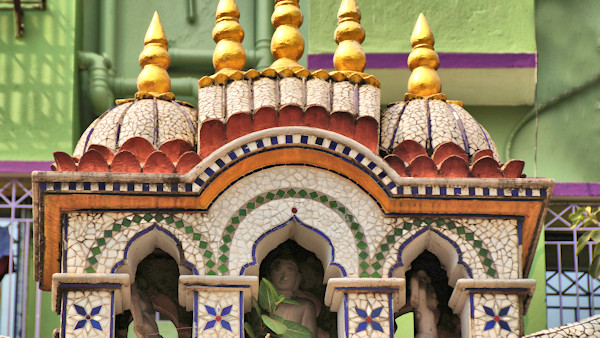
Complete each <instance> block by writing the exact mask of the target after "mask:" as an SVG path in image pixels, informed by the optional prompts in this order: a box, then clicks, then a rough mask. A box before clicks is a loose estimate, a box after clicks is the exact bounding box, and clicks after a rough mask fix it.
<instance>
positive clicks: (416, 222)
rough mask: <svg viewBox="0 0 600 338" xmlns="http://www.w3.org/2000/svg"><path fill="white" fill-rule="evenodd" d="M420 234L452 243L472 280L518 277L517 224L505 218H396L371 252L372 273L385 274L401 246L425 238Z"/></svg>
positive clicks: (387, 272) (391, 265) (390, 267)
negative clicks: (376, 249)
mask: <svg viewBox="0 0 600 338" xmlns="http://www.w3.org/2000/svg"><path fill="white" fill-rule="evenodd" d="M424 231H434V232H436V233H438V234H441V235H443V236H445V237H447V238H448V239H449V240H451V241H453V242H454V244H453V245H455V247H456V249H457V250H458V251H460V253H461V255H462V261H463V262H464V263H465V264H466V265H467V266H468V267H469V268H470V269H471V272H472V274H473V276H472V277H473V278H518V277H519V276H518V271H519V269H518V267H519V262H518V257H519V244H518V229H517V222H516V221H515V220H509V219H491V220H488V219H454V218H450V219H433V218H425V219H420V218H414V219H410V218H398V219H396V220H395V224H394V225H393V229H392V230H391V231H389V232H388V233H387V234H386V236H385V239H384V240H383V241H382V242H381V243H380V245H379V246H378V247H379V249H378V251H376V252H375V255H374V259H373V263H372V265H371V266H372V268H373V270H374V271H377V272H380V273H381V274H382V275H388V274H389V273H390V269H392V267H393V266H394V265H395V264H397V262H398V261H397V260H398V257H397V255H396V253H398V251H400V250H401V249H403V245H404V243H407V242H409V241H412V239H414V238H415V237H417V236H423V235H426V233H424ZM513 257H515V258H513ZM402 263H403V264H407V263H410V262H402ZM374 276H376V275H374Z"/></svg>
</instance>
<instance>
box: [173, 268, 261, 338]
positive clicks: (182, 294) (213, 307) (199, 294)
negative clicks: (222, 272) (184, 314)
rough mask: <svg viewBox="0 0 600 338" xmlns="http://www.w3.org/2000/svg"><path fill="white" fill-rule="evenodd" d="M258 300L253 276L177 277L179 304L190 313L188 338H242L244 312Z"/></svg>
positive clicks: (256, 286)
mask: <svg viewBox="0 0 600 338" xmlns="http://www.w3.org/2000/svg"><path fill="white" fill-rule="evenodd" d="M252 297H254V298H258V277H256V276H192V275H188V276H180V277H179V303H180V304H185V307H186V308H187V309H188V311H189V310H191V309H193V310H194V329H193V333H192V337H194V338H195V337H244V312H247V311H250V309H251V308H252Z"/></svg>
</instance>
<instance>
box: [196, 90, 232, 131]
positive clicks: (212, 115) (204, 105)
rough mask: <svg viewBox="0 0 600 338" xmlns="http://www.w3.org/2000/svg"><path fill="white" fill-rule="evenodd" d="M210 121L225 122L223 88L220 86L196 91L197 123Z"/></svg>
mask: <svg viewBox="0 0 600 338" xmlns="http://www.w3.org/2000/svg"><path fill="white" fill-rule="evenodd" d="M211 119H217V120H221V121H225V111H224V109H223V86H220V85H213V86H208V87H203V88H199V89H198V123H199V125H200V124H202V123H203V122H204V121H207V120H211Z"/></svg>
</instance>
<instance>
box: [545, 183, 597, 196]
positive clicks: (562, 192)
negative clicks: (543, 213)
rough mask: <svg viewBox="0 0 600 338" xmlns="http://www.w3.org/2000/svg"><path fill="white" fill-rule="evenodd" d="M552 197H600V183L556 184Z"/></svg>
mask: <svg viewBox="0 0 600 338" xmlns="http://www.w3.org/2000/svg"><path fill="white" fill-rule="evenodd" d="M552 196H582V197H586V196H600V182H591V183H556V185H555V186H554V191H553V192H552Z"/></svg>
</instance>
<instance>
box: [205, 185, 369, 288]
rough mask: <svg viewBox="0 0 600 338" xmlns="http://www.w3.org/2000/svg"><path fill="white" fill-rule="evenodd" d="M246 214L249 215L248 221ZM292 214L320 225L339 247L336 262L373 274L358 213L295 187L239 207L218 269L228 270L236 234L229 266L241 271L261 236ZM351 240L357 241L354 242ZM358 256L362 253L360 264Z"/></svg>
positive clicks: (327, 198)
mask: <svg viewBox="0 0 600 338" xmlns="http://www.w3.org/2000/svg"><path fill="white" fill-rule="evenodd" d="M271 201H274V202H271ZM263 205H264V206H263ZM246 215H248V216H249V217H248V220H247V222H245V223H244V220H245V219H246ZM292 217H294V219H295V220H297V221H299V223H301V224H306V225H308V226H310V227H314V228H316V229H318V231H320V232H322V233H324V234H325V235H326V236H327V237H328V238H329V240H331V242H332V243H333V245H334V248H335V257H333V258H334V260H335V262H336V263H338V264H341V265H342V266H344V267H345V268H346V269H347V270H349V271H350V272H352V271H357V268H358V271H359V274H360V275H361V276H369V275H368V274H367V273H366V269H367V268H368V266H369V264H368V263H367V258H368V257H369V254H368V252H367V244H366V243H365V241H364V239H365V235H364V233H363V230H362V229H361V226H360V224H358V223H357V222H356V221H355V217H354V216H353V215H352V214H351V213H350V212H349V211H347V209H346V207H345V206H344V205H343V204H341V203H339V202H337V201H335V200H334V199H332V198H331V197H329V196H327V195H325V194H319V193H317V192H314V191H306V190H304V189H297V190H296V189H294V188H290V189H288V190H285V191H284V190H282V189H280V190H277V191H274V192H268V193H266V194H263V195H260V196H257V197H256V198H254V199H253V200H251V201H250V202H248V204H247V205H246V208H241V209H239V211H238V213H237V215H236V216H234V217H232V219H231V223H230V224H229V225H228V226H227V227H226V228H225V234H224V236H223V241H224V242H225V244H223V245H222V246H221V247H220V249H221V252H222V255H221V256H220V257H219V260H220V261H221V262H222V264H221V265H220V266H219V268H218V272H219V273H225V272H227V270H228V266H227V263H228V260H229V259H228V257H227V252H228V251H229V250H230V245H229V243H228V242H229V241H230V239H231V238H234V241H233V243H232V245H231V246H233V245H235V247H233V250H232V251H231V255H232V262H233V263H232V264H230V266H229V269H231V270H233V271H235V272H237V271H238V270H239V268H241V266H240V263H248V262H250V261H249V258H251V257H249V254H250V253H251V252H252V247H253V246H254V245H255V243H256V242H257V240H258V239H259V237H260V236H261V235H262V234H263V233H265V232H267V231H269V230H271V229H273V228H275V227H277V226H279V225H281V224H284V223H286V221H288V220H289V219H290V218H292ZM238 226H239V227H241V228H242V229H240V231H236V230H237V229H238ZM349 229H350V231H349ZM350 243H354V244H353V245H350ZM311 249H312V248H311ZM313 250H314V249H313ZM238 257H239V258H238ZM357 257H360V261H359V263H358V267H357V266H356V265H357V263H356V258H357ZM244 261H245V262H244ZM209 274H210V272H209Z"/></svg>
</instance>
